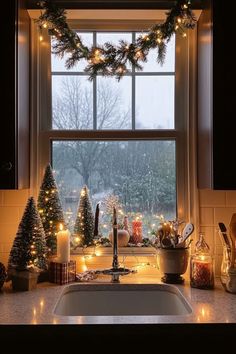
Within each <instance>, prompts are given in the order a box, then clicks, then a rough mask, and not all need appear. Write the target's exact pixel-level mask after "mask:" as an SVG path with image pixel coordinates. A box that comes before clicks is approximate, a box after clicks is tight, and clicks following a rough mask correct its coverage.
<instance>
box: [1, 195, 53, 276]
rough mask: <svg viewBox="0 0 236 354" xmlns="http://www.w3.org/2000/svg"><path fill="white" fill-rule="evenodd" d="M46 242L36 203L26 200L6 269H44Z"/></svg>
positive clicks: (32, 199) (32, 200)
mask: <svg viewBox="0 0 236 354" xmlns="http://www.w3.org/2000/svg"><path fill="white" fill-rule="evenodd" d="M46 252H47V247H46V240H45V233H44V229H43V225H42V221H41V219H40V216H39V213H38V210H37V207H36V203H35V201H34V198H33V197H30V198H29V199H28V202H27V205H26V208H25V211H24V214H23V216H22V219H21V222H20V225H19V227H18V231H17V234H16V237H15V240H14V242H13V245H12V249H11V252H10V256H9V260H8V268H9V270H10V269H16V270H27V269H30V268H31V267H37V268H39V269H46V268H47V262H46Z"/></svg>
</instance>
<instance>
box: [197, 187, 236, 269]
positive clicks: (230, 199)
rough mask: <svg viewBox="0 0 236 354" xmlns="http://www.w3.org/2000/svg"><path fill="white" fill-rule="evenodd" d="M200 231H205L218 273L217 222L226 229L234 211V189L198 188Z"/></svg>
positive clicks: (235, 201)
mask: <svg viewBox="0 0 236 354" xmlns="http://www.w3.org/2000/svg"><path fill="white" fill-rule="evenodd" d="M199 206H200V210H199V213H200V231H202V232H205V236H206V241H207V243H208V244H209V246H210V248H211V250H212V253H213V254H214V256H215V270H216V275H219V274H220V266H221V260H222V244H221V240H220V236H219V233H218V223H219V222H223V223H224V224H225V226H226V228H227V229H228V227H229V223H230V220H231V216H232V214H233V213H236V191H213V190H206V189H204V190H199Z"/></svg>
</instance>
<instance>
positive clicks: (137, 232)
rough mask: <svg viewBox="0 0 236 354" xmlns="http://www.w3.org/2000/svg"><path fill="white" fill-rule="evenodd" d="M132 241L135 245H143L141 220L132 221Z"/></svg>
mask: <svg viewBox="0 0 236 354" xmlns="http://www.w3.org/2000/svg"><path fill="white" fill-rule="evenodd" d="M132 241H133V243H135V244H137V243H142V242H143V238H142V221H141V220H138V219H136V220H133V221H132Z"/></svg>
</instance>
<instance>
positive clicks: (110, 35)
mask: <svg viewBox="0 0 236 354" xmlns="http://www.w3.org/2000/svg"><path fill="white" fill-rule="evenodd" d="M120 40H123V41H126V42H127V43H132V33H131V32H98V33H97V44H98V45H103V44H104V43H106V42H108V43H112V44H114V45H119V41H120ZM127 69H129V70H130V69H131V66H130V65H127Z"/></svg>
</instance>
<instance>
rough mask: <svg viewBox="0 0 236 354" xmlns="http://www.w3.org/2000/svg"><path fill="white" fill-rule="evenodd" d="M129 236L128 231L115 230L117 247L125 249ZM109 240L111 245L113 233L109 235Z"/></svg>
mask: <svg viewBox="0 0 236 354" xmlns="http://www.w3.org/2000/svg"><path fill="white" fill-rule="evenodd" d="M129 238H130V235H129V233H128V231H126V230H122V229H119V230H117V240H118V247H126V246H127V245H128V242H129ZM109 240H110V241H111V243H113V231H111V232H110V233H109Z"/></svg>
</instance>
